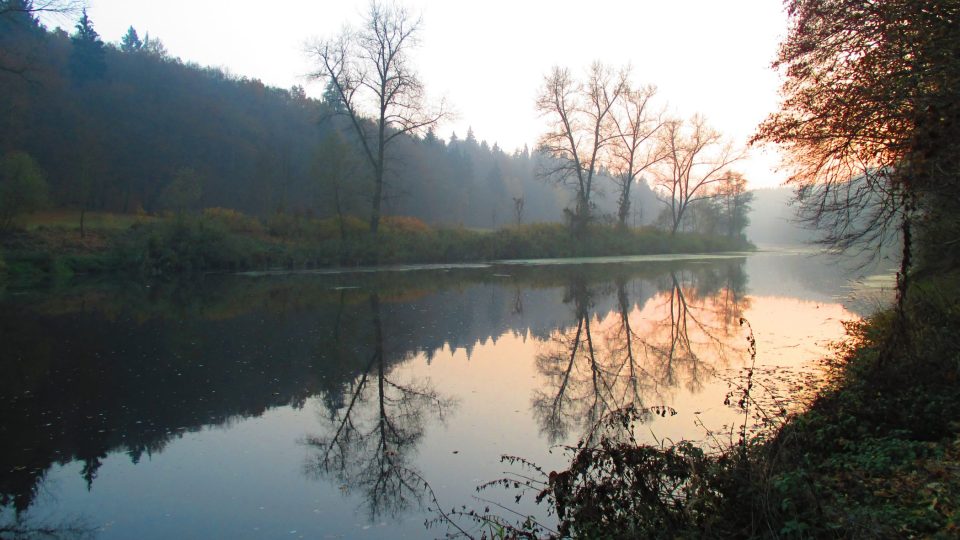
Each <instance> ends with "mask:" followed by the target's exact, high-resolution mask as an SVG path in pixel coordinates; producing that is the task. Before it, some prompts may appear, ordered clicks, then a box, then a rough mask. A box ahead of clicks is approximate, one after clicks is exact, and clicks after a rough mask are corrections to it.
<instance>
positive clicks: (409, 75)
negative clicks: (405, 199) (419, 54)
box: [311, 0, 445, 234]
mask: <svg viewBox="0 0 960 540" xmlns="http://www.w3.org/2000/svg"><path fill="white" fill-rule="evenodd" d="M420 22H421V20H420V18H419V17H415V16H413V15H411V14H410V12H408V11H407V10H406V9H405V8H403V7H401V6H399V5H397V4H388V3H383V2H380V1H377V0H374V1H372V2H371V3H370V5H369V8H368V10H367V14H366V17H365V19H364V21H363V23H362V25H361V26H360V27H359V28H357V29H355V30H354V29H347V30H344V31H343V33H342V34H340V36H338V37H336V38H331V39H327V40H324V41H321V42H320V43H318V44H317V45H315V46H314V47H312V50H311V55H312V56H313V58H314V59H315V60H316V62H317V64H318V69H317V71H316V72H315V73H314V74H313V77H314V78H316V79H323V80H326V81H327V83H328V92H329V93H331V94H332V95H333V96H334V97H335V98H336V99H338V100H339V104H340V105H341V110H342V111H343V113H344V114H345V115H346V116H347V117H348V118H349V119H350V124H351V126H352V127H353V130H354V132H355V135H356V136H357V138H358V139H359V143H360V146H361V148H362V151H363V155H364V157H365V158H366V161H367V162H368V163H369V165H370V169H371V173H372V176H373V195H372V207H371V212H370V232H371V233H372V234H376V233H377V231H378V229H379V226H380V216H381V206H382V203H383V198H384V197H383V188H384V176H385V173H386V170H387V164H388V152H387V150H388V148H389V146H390V144H391V143H392V142H394V141H395V140H396V139H397V138H398V137H401V136H403V135H406V134H410V133H416V132H419V131H421V130H424V129H426V128H428V127H429V126H432V125H434V124H436V123H437V122H439V121H440V120H441V118H443V117H444V116H445V113H444V110H443V107H442V105H441V107H439V108H438V109H437V110H430V109H428V107H427V106H426V105H425V104H424V88H423V83H422V82H421V81H420V78H419V77H418V76H417V74H416V72H415V71H414V70H413V68H412V67H411V65H410V58H409V56H410V50H411V49H412V48H414V47H415V46H416V44H417V41H416V34H417V31H418V29H419V27H420Z"/></svg>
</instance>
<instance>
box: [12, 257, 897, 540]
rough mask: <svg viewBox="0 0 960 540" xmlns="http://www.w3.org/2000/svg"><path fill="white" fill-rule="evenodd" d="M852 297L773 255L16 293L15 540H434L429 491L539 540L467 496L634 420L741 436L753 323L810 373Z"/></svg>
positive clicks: (766, 364)
mask: <svg viewBox="0 0 960 540" xmlns="http://www.w3.org/2000/svg"><path fill="white" fill-rule="evenodd" d="M583 262H584V261H580V263H583ZM842 276H843V273H842V272H841V270H839V269H838V268H837V267H836V266H834V265H832V264H828V263H827V262H826V261H825V260H824V259H822V258H811V257H810V256H808V255H804V254H796V253H759V254H755V255H750V256H746V257H739V256H731V257H712V258H696V257H684V258H680V259H673V260H671V259H669V258H647V259H636V260H632V261H626V262H624V261H621V262H609V261H607V262H605V263H594V264H547V265H534V264H511V265H494V266H479V267H472V268H459V269H457V268H434V269H426V270H416V271H414V270H406V271H399V270H395V271H389V272H365V273H355V274H346V273H344V274H336V273H326V274H293V275H244V276H208V277H206V278H203V279H201V280H194V281H191V282H188V283H155V284H151V285H150V286H147V285H145V284H142V283H136V284H127V285H117V284H112V285H103V284H97V283H88V284H84V283H80V284H77V285H76V286H72V287H70V288H61V289H54V290H47V291H28V292H12V291H8V292H7V293H6V294H5V295H4V296H2V298H3V299H2V301H0V304H2V305H0V344H2V345H0V347H2V348H0V369H2V371H3V374H4V375H3V377H2V381H0V441H2V442H0V445H2V446H0V504H2V506H0V527H3V526H19V527H22V528H31V527H34V528H35V527H52V528H58V527H59V528H63V527H67V526H76V527H78V528H80V529H89V530H91V531H92V536H95V537H97V538H288V537H289V538H301V537H302V538H397V537H410V538H421V537H440V536H443V534H444V533H445V529H443V528H442V527H441V528H432V529H429V530H426V529H424V527H423V523H424V520H425V519H429V518H430V517H435V516H433V515H432V514H430V513H429V512H428V511H426V506H427V505H428V504H429V503H430V502H431V499H430V496H429V494H428V493H427V492H425V491H424V489H423V488H422V486H423V480H426V481H427V482H429V484H430V485H431V487H432V489H433V490H434V492H435V494H436V496H437V497H438V498H439V500H440V501H441V503H442V504H443V506H444V507H445V508H450V507H454V506H457V507H459V506H460V505H467V506H469V507H478V508H483V507H484V506H486V505H487V504H488V503H487V502H486V501H485V500H484V499H491V500H494V501H497V502H502V503H504V504H507V505H508V506H510V507H511V508H514V509H516V510H517V511H519V512H521V513H533V514H535V515H538V516H541V517H543V518H544V519H546V518H545V509H544V508H538V507H537V506H535V505H533V504H532V503H530V502H529V501H527V500H526V499H525V500H524V501H522V502H521V503H520V504H519V505H515V504H513V502H512V501H513V497H512V496H513V494H514V493H512V492H503V491H498V490H492V491H485V492H482V493H480V494H477V493H475V492H474V488H475V487H476V486H477V485H479V484H481V483H483V482H485V481H488V480H493V479H495V478H499V477H500V476H502V475H503V473H504V471H507V470H509V466H508V465H505V464H501V463H500V460H499V458H500V456H501V455H502V454H511V455H517V456H523V457H526V458H529V459H531V460H533V461H535V462H537V463H539V464H541V465H542V466H544V467H545V468H546V470H548V471H549V470H551V469H557V468H560V467H562V466H563V464H564V462H565V459H566V456H565V454H564V453H563V451H562V449H561V448H560V447H558V446H557V445H563V444H573V443H576V441H577V440H578V439H579V438H580V437H581V436H582V435H583V434H584V433H585V432H586V430H587V429H589V427H590V426H591V425H592V423H593V421H594V420H596V419H597V418H600V417H601V416H603V415H604V414H605V413H607V412H609V411H611V410H614V409H616V408H619V407H623V406H625V405H628V404H636V405H638V406H643V407H654V406H662V407H666V408H669V409H672V410H675V411H676V412H677V414H676V415H669V414H668V415H666V416H665V417H661V416H659V415H655V414H654V415H650V418H649V420H648V422H646V423H645V424H644V426H642V428H641V431H642V433H640V435H641V436H642V437H644V438H645V439H646V440H649V441H653V440H663V439H670V440H679V439H681V438H687V439H698V440H699V439H703V438H704V437H705V433H706V429H711V430H717V431H720V432H722V431H723V430H724V426H726V427H727V429H729V426H731V425H733V423H735V422H736V421H737V413H736V411H733V410H731V409H729V408H728V407H725V406H724V405H723V400H724V396H725V394H726V392H727V391H728V380H730V379H731V378H732V377H735V376H736V374H737V373H738V370H739V369H740V368H742V367H743V366H744V363H745V362H747V361H748V355H747V353H746V348H745V346H746V340H745V333H744V331H743V329H742V328H741V326H740V324H739V320H740V318H741V317H745V318H746V319H747V320H749V321H750V323H751V325H752V327H753V331H754V333H755V335H756V338H757V342H758V348H759V351H760V352H759V355H758V358H757V363H758V365H759V366H761V367H763V368H764V369H774V368H776V369H779V370H781V371H782V372H784V373H802V372H807V371H809V370H810V369H811V366H812V365H813V362H814V361H815V360H816V359H817V358H818V357H820V356H822V355H824V354H825V352H826V345H827V344H828V343H829V342H830V341H831V340H835V339H838V338H839V337H841V336H842V326H841V321H844V320H852V319H855V318H857V316H858V313H859V314H863V313H864V312H866V311H869V310H870V309H872V308H873V307H875V306H876V305H877V303H878V302H879V301H880V300H878V299H877V298H878V297H877V295H876V294H875V292H874V291H875V287H874V286H873V285H874V281H873V280H866V281H864V282H860V283H859V284H857V283H855V284H853V285H850V284H848V283H847V282H846V281H845V280H844V278H843V277H842ZM784 379H790V380H794V381H795V380H796V377H792V378H791V377H784ZM782 390H783V392H784V393H789V392H790V391H791V390H790V389H789V388H784V389H782ZM478 497H480V498H478ZM466 525H469V523H467V524H466ZM0 530H2V529H0ZM0 536H2V534H0Z"/></svg>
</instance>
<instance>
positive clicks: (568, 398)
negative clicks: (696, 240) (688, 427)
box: [532, 265, 747, 443]
mask: <svg viewBox="0 0 960 540" xmlns="http://www.w3.org/2000/svg"><path fill="white" fill-rule="evenodd" d="M634 283H636V284H638V286H639V287H643V285H644V283H643V282H639V281H638V282H634ZM745 284H746V280H745V276H744V275H743V271H742V268H741V266H740V265H726V266H724V267H723V268H722V269H720V270H719V271H718V270H717V269H709V270H703V271H691V270H685V271H673V272H670V273H669V275H668V279H667V280H666V281H664V280H661V281H660V283H658V285H659V287H658V289H659V290H660V291H661V292H659V293H658V294H656V295H655V296H654V297H653V298H651V299H650V300H649V301H648V302H647V303H646V305H645V306H638V308H639V309H637V308H635V306H634V304H633V303H631V301H630V294H629V291H628V283H627V280H626V279H622V278H620V279H617V280H616V281H615V286H616V297H617V305H616V308H615V309H614V310H613V311H612V312H611V313H610V314H608V315H606V316H602V314H599V313H594V312H592V309H593V302H592V297H593V295H594V294H596V293H597V292H599V291H595V290H592V289H591V288H590V287H589V286H588V285H587V282H586V280H584V279H582V278H581V277H579V276H577V277H574V278H573V279H572V280H571V282H570V284H569V285H568V288H567V297H566V300H565V301H566V302H567V303H570V304H572V307H573V313H574V322H573V324H571V325H570V326H569V327H567V328H566V329H561V330H558V331H557V332H556V333H555V334H554V336H553V339H552V341H551V342H550V344H549V345H547V347H546V348H545V350H544V351H543V352H541V353H540V354H538V355H537V359H536V362H537V368H538V370H539V371H540V374H541V375H542V376H543V377H544V379H545V381H544V384H542V386H541V387H540V388H539V389H538V390H536V391H535V392H534V395H533V403H532V407H533V411H534V415H535V417H536V419H537V422H538V423H539V425H540V430H541V432H542V433H543V434H544V435H546V436H547V438H548V439H549V440H550V442H551V443H556V442H559V441H561V440H565V439H567V438H568V437H569V435H570V430H571V429H577V430H579V431H580V433H578V434H577V435H578V436H581V434H582V436H583V437H584V438H585V440H586V442H587V443H589V442H590V438H591V433H590V430H591V428H592V426H594V425H596V424H597V422H598V421H599V420H600V419H601V418H603V417H604V416H605V415H607V414H608V413H610V412H612V411H615V410H618V409H622V408H625V407H627V406H633V407H635V408H636V409H637V410H642V411H646V413H645V414H646V415H647V417H648V418H649V417H650V415H651V414H652V413H654V412H659V413H661V414H666V413H667V412H668V411H671V410H672V409H671V408H670V407H669V406H668V403H669V402H670V401H672V397H673V392H674V391H675V389H676V388H677V387H679V386H680V385H681V384H682V385H684V386H685V387H686V388H687V390H689V391H690V392H693V393H696V392H698V391H700V390H701V388H702V386H703V384H704V382H705V380H706V379H708V378H709V377H711V376H712V375H713V374H714V373H715V371H716V370H717V369H718V368H720V367H724V366H726V365H728V364H729V363H730V361H731V360H732V359H733V358H744V355H745V352H746V347H745V343H741V342H740V339H739V334H738V333H737V331H736V329H737V328H738V327H739V324H738V322H739V319H740V316H741V314H742V313H743V310H744V309H746V307H747V299H745V298H744V297H743V290H744V287H745ZM639 292H640V293H642V289H641V290H640V291H639ZM640 296H642V294H640ZM596 336H600V339H597V337H596Z"/></svg>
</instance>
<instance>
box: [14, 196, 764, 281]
mask: <svg viewBox="0 0 960 540" xmlns="http://www.w3.org/2000/svg"><path fill="white" fill-rule="evenodd" d="M342 225H343V226H342V227H341V223H340V222H339V221H337V220H335V219H323V220H321V219H311V218H307V217H302V216H291V215H284V214H277V215H274V216H271V217H270V218H268V219H265V220H259V219H256V218H253V217H250V216H245V215H243V214H240V213H238V212H235V211H232V210H225V209H208V210H206V211H204V213H203V214H202V215H199V216H181V217H175V216H170V217H166V218H151V217H145V216H142V217H137V216H117V215H110V214H91V215H90V216H88V218H87V220H86V225H85V228H84V234H83V236H81V235H80V231H79V228H78V221H77V217H76V216H69V215H64V214H56V213H50V214H42V215H37V216H33V217H32V218H31V219H28V220H26V221H25V222H24V223H23V224H22V226H21V227H20V229H19V230H18V231H14V232H12V233H10V234H8V235H6V236H5V237H4V238H3V239H2V240H0V241H2V244H0V254H2V259H0V260H2V261H3V263H0V264H2V266H0V271H3V272H4V274H5V275H7V276H8V279H14V280H21V281H23V280H35V279H46V278H50V277H53V278H56V277H58V276H69V275H72V274H78V273H96V272H126V273H138V274H146V275H158V274H176V273H189V272H207V271H235V270H250V269H268V268H284V269H306V268H323V267H335V266H348V267H353V266H366V265H373V264H413V263H456V262H471V261H486V260H501V259H528V258H555V257H586V256H610V255H636V254H654V253H699V252H717V251H733V250H743V249H749V248H751V247H752V246H750V245H749V244H748V243H746V242H743V241H741V240H739V239H730V238H726V237H717V236H704V235H694V234H678V235H676V236H671V235H669V234H668V233H665V232H663V231H659V230H656V229H652V228H641V229H629V230H623V231H621V230H617V229H615V228H613V227H608V226H599V225H598V226H595V227H592V228H591V229H590V230H589V231H588V233H587V235H586V236H585V237H583V238H574V237H572V236H571V235H570V233H569V230H568V229H567V228H566V227H564V226H563V225H560V224H530V225H522V226H513V227H507V228H503V229H499V230H496V231H477V230H471V229H465V228H462V227H458V228H434V227H430V226H427V225H426V224H424V223H423V222H421V221H419V220H416V219H413V218H404V217H387V218H385V219H384V220H383V222H382V226H381V230H380V233H379V234H378V235H377V236H376V237H373V236H371V235H370V234H369V232H368V230H367V228H366V225H365V223H364V222H362V221H360V220H357V219H352V218H348V219H346V220H344V223H343V224H342Z"/></svg>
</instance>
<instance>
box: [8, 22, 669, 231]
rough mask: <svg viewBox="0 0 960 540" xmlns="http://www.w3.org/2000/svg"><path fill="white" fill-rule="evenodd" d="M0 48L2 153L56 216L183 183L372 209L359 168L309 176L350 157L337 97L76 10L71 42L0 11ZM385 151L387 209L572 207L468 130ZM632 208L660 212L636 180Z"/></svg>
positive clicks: (436, 215) (119, 204) (169, 198)
mask: <svg viewBox="0 0 960 540" xmlns="http://www.w3.org/2000/svg"><path fill="white" fill-rule="evenodd" d="M0 50H2V51H4V52H3V56H2V57H0V65H2V67H3V69H2V70H0V95H3V96H4V99H2V100H0V154H7V153H9V152H12V151H19V152H25V153H26V154H28V155H29V156H31V157H32V158H33V159H34V160H35V161H36V162H37V164H38V165H39V168H40V169H41V170H42V171H43V172H44V173H45V175H46V179H47V182H48V184H49V194H50V197H49V202H50V204H52V205H53V206H56V207H60V208H71V209H78V210H84V209H85V210H103V211H110V212H122V213H137V212H148V213H158V212H161V211H164V210H171V209H174V208H175V207H177V206H178V205H180V204H183V203H182V202H181V200H182V199H183V198H184V195H183V193H184V184H187V185H188V186H191V187H190V189H189V190H187V191H188V192H189V193H193V196H188V197H187V199H188V200H187V201H186V202H187V203H188V205H189V206H195V207H197V208H212V207H224V208H230V209H235V210H239V211H242V212H244V213H247V214H252V215H258V216H265V215H268V214H272V213H276V212H289V213H299V214H304V215H313V216H320V217H322V216H328V215H332V214H333V213H334V211H335V203H334V199H335V197H333V196H332V193H333V191H334V189H337V190H338V196H337V197H336V199H337V200H338V201H339V203H338V204H340V205H341V206H342V208H341V210H344V211H345V212H346V213H349V214H353V215H357V216H360V217H363V216H364V214H365V213H367V212H369V209H368V206H369V201H368V199H369V181H368V180H367V179H366V178H365V176H366V175H365V173H364V171H363V170H362V169H360V168H356V167H355V168H354V169H352V170H348V172H349V173H351V176H350V177H349V178H346V179H344V178H331V176H330V175H325V174H323V173H322V171H323V170H324V168H327V167H329V166H330V163H329V160H330V159H332V158H331V154H337V153H338V152H339V149H340V146H339V145H344V148H346V150H347V151H348V153H350V152H351V151H353V152H355V151H356V148H351V147H353V146H356V143H355V142H354V141H352V140H351V138H350V137H349V130H348V128H347V125H346V123H345V122H346V120H345V119H344V118H342V117H339V116H337V115H336V114H335V113H336V112H337V111H336V108H337V105H336V102H333V103H331V100H329V99H313V98H310V97H307V96H306V94H305V92H304V90H303V88H302V87H299V86H295V87H293V88H291V89H289V90H287V89H279V88H273V87H269V86H266V85H264V84H263V83H262V82H260V81H259V80H256V79H248V78H241V77H235V76H232V75H230V74H228V73H225V72H224V71H222V70H220V69H216V68H207V67H201V66H198V65H196V64H192V63H190V62H185V61H183V60H181V59H179V58H174V57H171V56H170V55H169V54H168V53H167V52H166V50H165V48H164V46H163V43H162V41H161V40H160V39H158V38H156V37H154V36H150V35H149V34H145V35H144V37H143V38H141V37H140V36H139V35H138V33H137V31H136V30H135V29H133V28H132V27H131V28H130V30H129V31H128V33H127V35H126V36H124V38H123V39H122V40H121V42H120V43H118V44H110V43H104V42H103V41H102V40H101V39H100V37H99V36H98V34H97V33H96V30H95V29H94V23H93V21H91V20H90V19H89V18H88V17H87V16H86V15H85V14H84V16H83V18H82V19H81V20H80V21H79V22H78V23H77V25H76V29H75V31H74V32H73V33H71V34H68V33H67V32H66V31H64V30H62V29H60V28H57V29H55V30H52V31H51V30H48V29H47V28H45V27H44V26H43V25H42V24H41V23H40V22H39V21H38V20H37V19H36V18H35V17H34V16H33V15H32V14H28V13H7V14H5V15H3V16H2V17H0ZM328 98H329V95H328ZM334 133H338V134H340V133H342V134H343V135H342V137H340V136H333V134H334ZM331 146H332V147H333V149H332V150H331ZM391 151H392V152H394V153H395V154H394V156H393V158H394V159H393V160H392V163H394V166H392V167H391V168H390V169H389V170H387V171H386V174H387V177H386V182H385V189H386V192H385V196H384V205H385V209H386V211H387V213H389V214H394V215H407V216H414V217H417V218H419V219H421V220H423V221H425V222H427V223H430V224H436V225H464V226H469V227H480V228H490V227H499V226H503V225H506V224H511V223H517V222H520V221H522V222H546V221H560V220H562V219H563V215H564V214H563V209H564V208H565V207H566V206H568V205H569V204H570V194H569V193H567V192H565V191H563V190H561V189H558V188H557V187H556V186H554V185H551V184H550V183H548V182H544V181H543V180H541V179H539V178H538V176H537V168H538V160H539V159H541V158H539V157H538V156H537V154H536V152H531V151H530V150H529V149H527V148H523V149H518V150H516V151H513V152H507V151H504V150H503V149H501V148H500V147H499V146H498V145H497V144H496V143H493V144H488V143H487V142H486V141H478V140H477V139H476V137H475V136H474V134H473V133H472V131H468V132H467V133H466V134H465V136H464V137H463V138H460V137H458V136H457V135H456V134H453V135H452V136H451V137H450V140H443V139H441V138H438V137H437V136H435V135H434V133H433V132H432V131H429V132H427V133H425V134H424V135H422V136H417V135H413V134H411V135H410V136H404V137H402V138H400V139H399V140H398V143H397V144H396V145H395V146H394V147H391ZM175 180H176V182H175ZM605 180H606V182H600V183H606V184H608V185H609V191H612V188H613V184H612V182H611V181H610V180H609V178H607V179H605ZM334 182H336V183H337V184H338V185H337V187H336V188H335V187H334V186H332V185H331V184H332V183H334ZM341 186H342V189H341ZM603 192H604V186H601V187H600V193H601V197H600V198H599V199H598V201H597V206H598V208H599V209H600V213H601V214H604V215H610V214H612V213H613V212H615V207H616V201H615V200H614V198H615V197H613V195H612V194H609V193H608V196H606V197H603V196H602V195H603ZM633 199H634V204H633V208H634V211H633V213H634V215H633V216H632V221H631V222H632V224H640V223H643V222H650V221H652V220H653V218H655V217H656V212H657V211H659V209H660V208H659V207H660V206H661V205H659V204H658V203H657V202H656V199H655V197H654V196H653V193H652V191H651V190H650V189H649V187H648V186H647V184H646V183H644V182H640V183H639V185H638V187H637V189H635V190H634V191H633Z"/></svg>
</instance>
